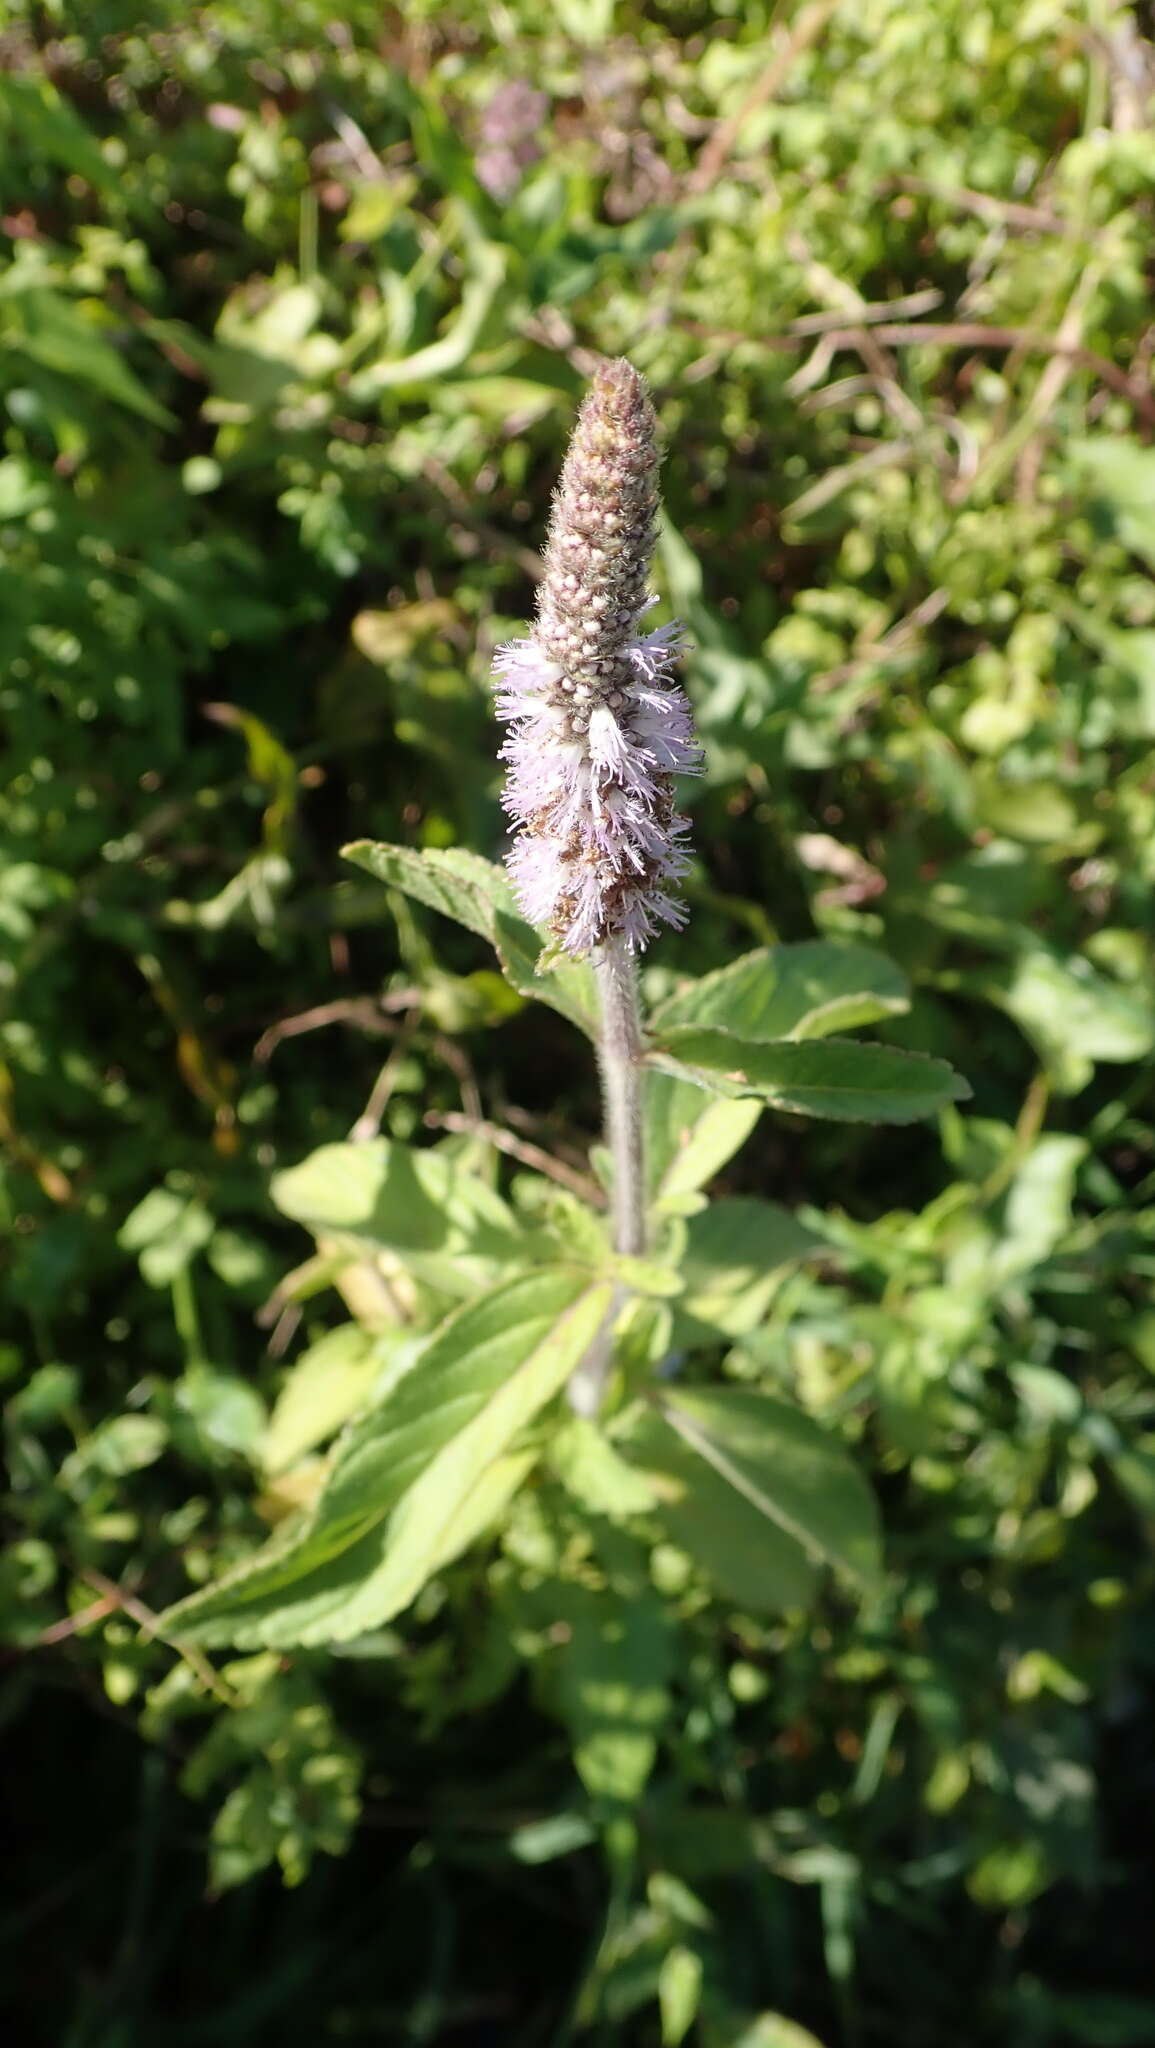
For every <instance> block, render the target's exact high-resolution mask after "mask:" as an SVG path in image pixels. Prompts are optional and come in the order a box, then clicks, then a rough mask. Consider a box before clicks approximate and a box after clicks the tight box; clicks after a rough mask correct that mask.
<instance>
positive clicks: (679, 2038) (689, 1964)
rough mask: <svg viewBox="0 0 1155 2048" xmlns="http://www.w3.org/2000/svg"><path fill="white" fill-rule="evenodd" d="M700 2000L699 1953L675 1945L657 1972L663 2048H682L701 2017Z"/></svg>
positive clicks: (700, 1962) (700, 1972)
mask: <svg viewBox="0 0 1155 2048" xmlns="http://www.w3.org/2000/svg"><path fill="white" fill-rule="evenodd" d="M701 1997H702V1958H701V1956H700V1955H699V1954H698V1952H697V1950H696V1949H692V1948H683V1947H682V1946H681V1944H680V1943H676V1944H675V1946H674V1947H673V1948H671V1949H667V1951H666V1953H665V1955H664V1956H663V1957H662V1963H661V1968H660V1969H659V1971H658V2010H659V2012H660V2014H661V2019H662V2048H680V2044H681V2042H683V2041H684V2040H685V2038H686V2035H687V2034H688V2033H689V2031H690V2028H691V2027H692V2026H693V2024H694V2021H695V2019H696V2018H697V2016H698V2006H699V2004H700V2002H701Z"/></svg>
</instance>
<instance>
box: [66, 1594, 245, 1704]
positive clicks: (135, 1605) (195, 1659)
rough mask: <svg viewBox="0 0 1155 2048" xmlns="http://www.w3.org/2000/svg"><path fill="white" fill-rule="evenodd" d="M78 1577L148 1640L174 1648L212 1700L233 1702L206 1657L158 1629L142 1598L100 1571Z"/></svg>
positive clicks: (156, 1619) (225, 1702)
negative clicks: (154, 1639)
mask: <svg viewBox="0 0 1155 2048" xmlns="http://www.w3.org/2000/svg"><path fill="white" fill-rule="evenodd" d="M80 1577H81V1578H82V1579H83V1580H84V1583H85V1585H86V1586H91V1587H92V1589H93V1591H94V1592H95V1593H99V1594H100V1595H101V1598H102V1599H103V1600H106V1601H107V1602H108V1604H109V1606H110V1607H112V1608H119V1609H120V1610H121V1612H122V1613H124V1614H127V1615H128V1617H129V1620H130V1621H135V1623H136V1625H137V1627H138V1628H139V1629H141V1630H143V1632H144V1634H145V1635H146V1636H148V1637H149V1639H150V1640H152V1639H153V1638H154V1637H155V1638H157V1639H158V1640H159V1641H160V1642H162V1643H167V1645H168V1647H169V1649H170V1650H175V1651H176V1653H177V1656H178V1657H181V1658H183V1660H184V1662H185V1663H186V1664H187V1665H188V1667H189V1669H190V1671H193V1672H195V1674H196V1676H197V1677H198V1678H199V1679H200V1682H201V1684H202V1685H203V1686H206V1687H207V1689H208V1690H209V1692H211V1693H212V1695H213V1697H214V1699H218V1700H220V1701H222V1702H223V1704H224V1705H225V1706H232V1705H233V1704H234V1700H233V1694H232V1692H231V1690H230V1688H229V1687H228V1686H227V1685H226V1684H225V1683H224V1680H223V1679H222V1678H221V1677H220V1675H219V1673H218V1672H216V1671H214V1670H213V1667H212V1665H211V1664H210V1663H209V1661H208V1659H207V1657H203V1656H202V1655H201V1653H200V1651H199V1650H198V1649H196V1648H194V1646H193V1645H192V1644H191V1643H185V1642H182V1641H181V1640H180V1638H179V1637H178V1636H170V1635H166V1634H165V1633H164V1631H163V1629H162V1628H161V1618H160V1616H159V1614H154V1613H153V1611H152V1608H151V1607H146V1606H145V1604H144V1602H143V1600H138V1599H137V1597H136V1595H135V1593H129V1592H127V1591H126V1590H125V1588H124V1587H123V1586H118V1585H116V1583H115V1582H114V1580H112V1579H106V1578H105V1576H104V1573H103V1572H98V1571H95V1570H93V1569H91V1568H88V1569H86V1570H84V1571H82V1572H81V1573H80Z"/></svg>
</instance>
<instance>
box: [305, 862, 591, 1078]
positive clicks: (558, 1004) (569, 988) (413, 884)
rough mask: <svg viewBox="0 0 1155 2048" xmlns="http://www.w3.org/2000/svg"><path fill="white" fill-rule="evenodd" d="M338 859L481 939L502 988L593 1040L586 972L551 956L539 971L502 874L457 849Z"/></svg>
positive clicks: (530, 932)
mask: <svg viewBox="0 0 1155 2048" xmlns="http://www.w3.org/2000/svg"><path fill="white" fill-rule="evenodd" d="M342 851H343V853H344V857H345V859H346V860H350V861H352V862H353V863H354V865H355V866H357V867H359V868H364V870H365V872H366V874H370V875H373V876H375V877H376V879H377V880H378V881H379V882H385V883H387V884H388V885H389V887H390V888H393V889H401V890H403V891H404V893H405V894H406V895H407V896H413V897H415V898H416V900H417V901H418V902H419V903H425V904H427V905H428V907H429V908H430V909H431V910H439V911H440V912H441V914H442V916H443V917H452V918H454V919H455V920H456V922H457V923H458V924H463V925H465V926H466V927H467V928H468V930H469V931H471V932H477V933H478V935H479V937H481V938H483V939H488V940H489V943H490V945H491V946H493V947H494V949H495V951H496V953H497V957H498V959H499V960H500V962H501V968H502V972H503V974H504V975H505V977H506V980H507V981H508V982H509V983H510V984H511V986H512V987H513V988H515V989H516V990H517V991H518V994H519V995H523V996H525V997H527V998H529V999H536V1000H537V1001H538V1002H539V1003H548V1004H549V1006H550V1008H551V1009H554V1010H557V1011H559V1012H560V1014H561V1015H562V1016H563V1017H568V1018H569V1020H570V1022H571V1024H576V1025H577V1026H578V1029H579V1030H581V1031H584V1032H586V1033H587V1034H588V1036H590V1037H591V1038H593V1037H596V1035H597V1030H598V1002H597V994H596V991H595V988H594V980H593V974H592V971H591V969H590V967H589V966H588V964H587V963H586V962H585V961H576V960H565V959H556V958H554V957H552V956H551V957H550V959H549V962H548V965H547V966H543V962H542V954H543V952H545V951H546V949H547V947H548V940H547V937H546V935H545V934H544V933H542V932H538V931H536V930H535V929H534V927H533V925H531V924H527V923H526V921H525V919H524V918H523V917H520V916H519V915H518V912H517V908H516V905H515V903H514V900H513V892H512V890H511V889H510V886H509V879H508V877H507V875H506V873H505V870H504V868H499V867H496V866H495V865H494V863H493V862H492V861H488V860H482V858H481V856H480V855H479V854H476V853H468V852H466V851H465V850H464V848H462V847H448V848H444V849H441V850H436V849H429V850H426V851H425V852H418V851H417V849H416V848H414V847H411V846H385V845H379V844H376V843H375V842H373V841H371V840H368V839H361V840H357V841H355V842H354V843H353V845H351V846H346V847H344V848H343V849H342Z"/></svg>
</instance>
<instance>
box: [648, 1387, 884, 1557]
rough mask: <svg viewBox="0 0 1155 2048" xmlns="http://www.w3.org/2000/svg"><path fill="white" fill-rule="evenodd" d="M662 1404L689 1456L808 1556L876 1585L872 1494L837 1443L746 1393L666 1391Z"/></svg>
mask: <svg viewBox="0 0 1155 2048" xmlns="http://www.w3.org/2000/svg"><path fill="white" fill-rule="evenodd" d="M660 1406H661V1413H662V1414H663V1415H664V1417H665V1419H666V1421H667V1422H668V1423H669V1424H670V1426H671V1427H672V1428H673V1429H675V1430H677V1432H678V1434H679V1436H680V1437H681V1438H682V1439H683V1441H684V1442H685V1443H686V1444H688V1445H689V1447H690V1448H691V1450H694V1451H696V1452H697V1453H698V1454H699V1456H700V1457H702V1458H703V1459H704V1460H705V1461H706V1463H707V1464H708V1465H710V1466H711V1467H712V1468H713V1470H714V1471H715V1472H716V1473H717V1474H718V1475H719V1477H721V1478H722V1479H725V1480H726V1481H727V1482H728V1484H729V1485H730V1486H732V1487H733V1488H734V1489H735V1491H736V1492H738V1493H740V1494H741V1495H742V1496H743V1498H744V1499H745V1500H747V1501H748V1502H749V1503H750V1504H751V1506H752V1507H755V1508H757V1510H758V1512H759V1513H760V1514H763V1515H765V1516H766V1518H767V1519H768V1520H769V1521H771V1522H773V1523H774V1524H775V1525H776V1526H777V1527H778V1528H779V1529H781V1530H782V1531H783V1532H784V1534H785V1535H787V1536H789V1537H790V1538H791V1539H792V1540H793V1541H794V1542H795V1543H796V1544H798V1545H799V1546H800V1547H801V1549H802V1550H803V1551H804V1552H805V1554H806V1556H807V1557H809V1558H811V1559H812V1560H813V1561H814V1562H816V1563H821V1564H831V1565H834V1566H836V1567H837V1568H838V1569H839V1570H840V1571H842V1572H844V1573H845V1574H846V1575H847V1576H848V1577H849V1578H851V1579H853V1580H855V1581H857V1582H858V1583H859V1584H860V1585H864V1586H870V1585H872V1584H873V1583H874V1582H875V1581H876V1580H877V1578H878V1575H879V1572H880V1569H881V1555H880V1549H879V1529H878V1510H877V1508H876V1506H875V1502H874V1496H873V1494H872V1493H871V1491H870V1488H869V1487H868V1485H867V1484H866V1481H865V1480H864V1479H863V1477H862V1475H861V1473H860V1472H859V1470H858V1468H857V1466H856V1465H855V1464H854V1462H853V1461H852V1459H851V1458H850V1457H848V1455H847V1453H846V1451H845V1450H844V1449H843V1447H842V1445H841V1444H840V1443H839V1442H838V1440H837V1438H836V1437H831V1436H830V1435H828V1434H827V1432H826V1431H825V1430H823V1429H821V1428H820V1427H819V1425H818V1424H817V1423H816V1422H815V1421H813V1420H812V1418H811V1417H810V1416H809V1415H806V1414H805V1413H804V1412H803V1411H802V1410H801V1409H800V1408H794V1407H792V1406H791V1405H790V1404H789V1403H788V1402H786V1401H779V1400H777V1399H776V1398H775V1397H774V1396H773V1395H770V1394H763V1393H760V1392H755V1391H753V1390H751V1389H748V1388H744V1387H714V1388H703V1389H699V1390H697V1391H695V1392H689V1391H686V1392H684V1393H683V1392H681V1391H680V1390H679V1391H678V1392H676V1393H675V1392H663V1394H662V1396H661V1403H660Z"/></svg>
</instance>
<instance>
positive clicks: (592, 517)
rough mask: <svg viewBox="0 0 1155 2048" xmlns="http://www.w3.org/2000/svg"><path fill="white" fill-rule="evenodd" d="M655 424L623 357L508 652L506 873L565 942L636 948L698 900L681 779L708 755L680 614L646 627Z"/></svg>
mask: <svg viewBox="0 0 1155 2048" xmlns="http://www.w3.org/2000/svg"><path fill="white" fill-rule="evenodd" d="M656 427H657V423H656V421H655V418H654V410H653V407H652V405H651V404H650V401H649V397H648V396H647V393H646V388H645V385H644V384H643V382H642V380H641V378H640V377H639V375H638V373H637V371H636V370H635V369H634V368H633V367H632V365H631V364H629V363H628V362H626V361H625V360H624V359H623V360H619V361H618V362H614V363H607V364H605V365H604V366H603V367H602V368H600V369H599V370H598V372H597V375H596V376H595V378H594V381H593V384H592V386H591V388H590V390H589V392H588V393H587V395H586V398H585V400H584V401H583V404H582V407H581V411H580V412H579V414H578V420H577V426H576V428H575V430H574V435H573V439H572V441H571V442H570V446H569V452H568V453H567V455H566V459H565V463H564V466H563V468H562V473H561V479H560V482H559V484H558V489H557V494H556V497H555V499H554V506H553V516H552V518H551V520H550V529H549V539H548V541H547V544H546V550H545V571H544V575H543V577H542V582H541V586H540V589H539V592H538V603H537V618H536V620H535V623H534V626H533V631H532V634H531V636H530V638H529V639H527V640H514V641H512V642H511V643H510V645H509V646H507V647H503V648H501V649H500V650H499V651H498V654H497V658H496V662H495V668H496V672H497V685H496V689H497V712H498V716H499V717H500V718H502V719H504V720H506V721H507V723H508V724H509V728H510V730H509V734H508V737H507V739H506V741H505V745H504V746H503V747H502V750H501V757H502V759H503V760H505V761H506V762H508V764H509V774H508V778H507V783H506V790H505V797H504V802H505V807H506V809H507V810H508V811H509V813H510V815H511V816H512V817H513V818H514V819H515V820H516V823H517V826H518V828H519V829H518V831H517V836H516V838H515V840H514V843H513V847H512V850H511V852H510V854H509V862H508V864H509V870H510V874H511V876H512V879H513V885H514V891H515V894H516V896H517V899H518V902H519V904H520V906H521V909H522V910H523V912H524V913H525V915H526V917H528V918H529V919H530V921H531V923H533V924H538V925H545V926H547V927H548V928H549V930H550V931H551V932H552V934H553V936H554V938H555V939H556V940H557V942H558V944H559V945H560V946H561V947H562V948H563V950H564V951H565V952H567V953H571V954H575V955H582V954H586V953H591V952H593V951H595V950H596V949H597V948H598V947H599V946H602V945H603V944H605V942H606V941H607V940H610V939H615V938H621V939H622V940H624V942H625V944H626V946H627V947H628V948H629V950H630V951H631V952H633V953H638V952H641V950H642V948H643V947H644V946H646V945H648V944H649V941H650V940H651V939H652V938H653V937H654V936H655V934H656V933H657V931H658V929H659V927H660V926H661V925H662V924H670V925H674V926H678V925H680V924H682V923H683V921H684V918H685V912H684V910H683V908H682V906H681V904H680V903H679V902H677V900H676V899H675V898H674V897H673V896H672V895H671V894H670V885H671V884H674V883H677V881H678V880H679V879H680V877H681V876H682V875H684V874H685V872H686V869H687V868H688V866H689V861H688V859H687V857H686V854H685V852H684V850H683V847H682V840H683V838H684V836H685V834H686V832H687V831H688V829H689V827H688V824H687V821H686V819H685V818H682V817H680V816H679V815H678V813H677V811H676V810H675V809H674V787H673V778H674V776H675V775H676V774H683V775H684V774H687V773H693V772H694V771H695V770H696V769H697V768H698V767H699V766H700V760H701V756H700V750H699V748H698V746H697V743H696V741H695V739H694V728H693V720H692V718H691V715H690V707H689V704H688V703H687V701H686V698H685V695H684V693H683V692H682V690H681V689H680V688H679V687H678V685H677V683H676V682H675V681H674V679H673V667H674V662H675V660H676V656H677V649H678V645H679V636H678V628H677V627H676V626H659V627H658V628H657V630H656V632H652V633H643V634H639V632H638V630H637V628H638V624H639V621H640V619H641V617H642V614H643V612H645V611H646V610H648V608H649V605H650V604H651V603H652V602H653V600H652V599H651V598H650V597H649V596H648V594H647V589H646V583H647V578H648V574H649V567H650V561H651V557H652V555H653V551H654V537H655V529H656V524H657V513H658V491H657V476H658V464H659V460H660V458H659V455H658V450H657V441H656Z"/></svg>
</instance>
